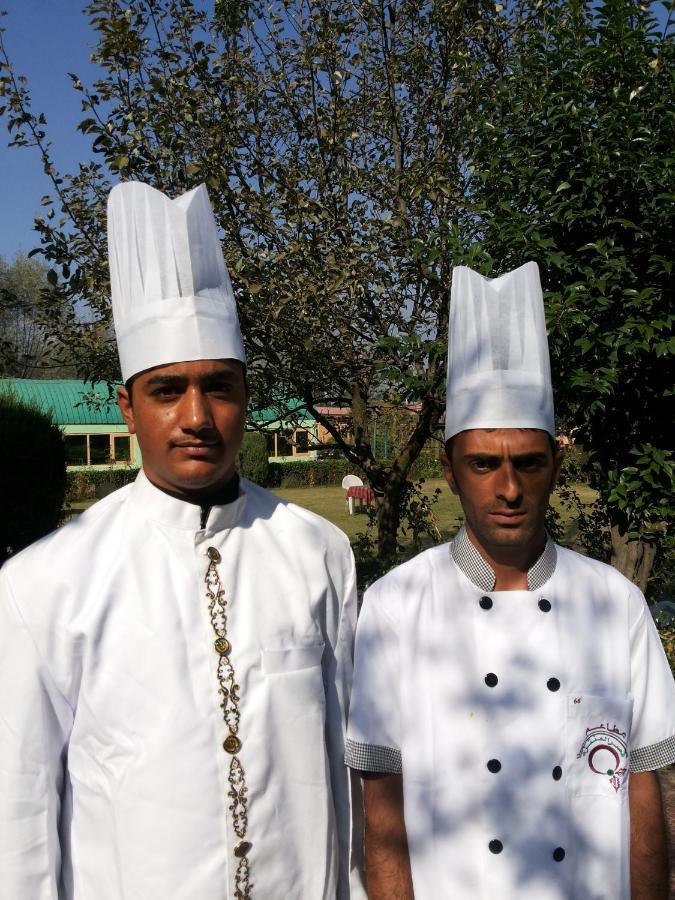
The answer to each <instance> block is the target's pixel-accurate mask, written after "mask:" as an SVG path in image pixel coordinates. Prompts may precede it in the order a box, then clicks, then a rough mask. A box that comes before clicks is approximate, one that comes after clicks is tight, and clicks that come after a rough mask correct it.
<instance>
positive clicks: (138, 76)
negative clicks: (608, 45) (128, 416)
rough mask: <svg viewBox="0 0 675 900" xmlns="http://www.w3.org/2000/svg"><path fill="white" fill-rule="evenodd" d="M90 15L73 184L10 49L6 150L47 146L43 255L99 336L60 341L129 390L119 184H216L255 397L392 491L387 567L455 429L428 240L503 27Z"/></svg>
mask: <svg viewBox="0 0 675 900" xmlns="http://www.w3.org/2000/svg"><path fill="white" fill-rule="evenodd" d="M86 11H87V13H88V15H89V17H90V21H91V24H92V27H93V29H94V30H95V32H96V35H97V44H96V47H95V49H94V53H93V57H92V58H93V61H94V62H95V63H96V64H97V65H98V67H99V68H100V69H101V70H102V72H103V75H102V77H101V78H100V79H99V80H98V81H97V82H96V83H95V84H93V85H91V86H87V85H85V84H84V83H83V82H82V81H81V80H80V79H79V78H78V77H77V76H76V75H74V74H73V75H72V80H73V86H74V88H75V89H76V90H77V91H79V92H80V94H81V96H82V104H83V109H84V113H85V117H84V118H83V120H82V122H81V123H80V129H81V131H82V132H83V133H84V134H86V135H88V136H89V137H90V138H91V141H92V150H93V152H94V154H95V155H96V157H97V160H98V161H95V162H88V163H84V164H82V165H81V166H80V168H79V171H78V172H76V173H74V174H71V175H61V174H59V173H58V172H57V171H56V170H55V168H54V166H53V163H52V160H51V157H50V152H49V147H48V144H47V140H46V133H45V132H46V130H45V120H44V117H43V116H41V115H40V114H35V113H33V112H32V110H31V101H30V93H29V91H28V88H27V85H26V83H25V82H24V81H22V80H21V79H20V78H18V77H17V76H16V75H15V74H14V72H13V71H12V68H11V66H10V64H9V60H8V59H7V58H6V56H5V55H4V51H2V47H1V46H0V65H2V62H3V58H4V66H3V68H2V72H1V73H0V78H1V82H2V90H3V93H4V96H5V103H4V109H3V111H4V113H5V116H6V120H7V124H8V127H9V129H10V132H11V134H12V137H13V143H14V144H16V145H19V146H37V147H38V148H39V150H40V151H41V153H42V157H43V163H44V165H45V168H46V171H47V172H48V173H49V174H51V175H52V179H53V185H54V196H53V197H46V198H45V199H44V204H45V210H46V213H45V215H44V216H42V217H41V218H39V219H38V220H37V229H38V231H39V233H40V238H41V252H42V253H43V254H44V255H45V256H46V258H47V259H48V260H49V261H50V263H51V264H52V266H53V276H52V277H53V278H54V281H55V283H56V281H57V274H58V276H59V277H58V285H57V286H58V291H59V292H60V293H61V295H63V296H64V297H65V298H66V299H68V300H69V301H70V304H71V306H72V308H75V306H76V304H77V303H82V302H83V301H86V303H87V304H88V306H89V309H90V310H91V313H92V315H93V316H94V317H96V318H97V319H98V320H99V321H100V323H101V328H100V329H99V331H98V332H91V331H90V330H82V329H81V328H79V325H78V322H77V321H76V320H75V319H71V320H70V321H69V322H67V323H65V324H63V323H62V324H61V325H60V331H61V333H62V334H64V335H66V339H67V340H68V342H69V343H70V344H71V345H72V346H73V348H74V352H75V353H76V354H77V362H78V366H79V368H80V370H81V372H82V374H83V376H85V377H93V376H95V377H96V378H103V379H107V380H110V381H114V380H115V379H116V376H117V374H118V373H117V361H116V358H115V352H114V346H113V344H112V343H111V342H110V341H109V334H107V333H106V330H105V329H106V323H107V322H108V321H109V315H110V310H109V306H108V297H107V269H106V246H105V199H106V196H107V193H108V190H109V187H110V182H109V179H108V177H107V175H106V173H107V172H108V171H110V172H112V173H113V178H114V179H115V180H117V179H118V178H133V179H143V180H146V181H149V182H150V183H152V184H153V185H155V186H156V187H158V188H160V189H162V190H165V191H167V192H169V193H171V194H176V193H179V192H180V191H183V190H186V189H188V188H191V187H193V186H194V185H195V184H197V183H199V182H201V181H205V182H206V183H207V185H208V188H209V191H210V194H211V198H212V201H213V205H214V208H215V212H216V216H217V218H218V221H219V223H220V226H221V228H222V232H223V239H224V251H225V256H226V259H227V263H228V267H229V269H230V273H231V275H232V280H233V283H234V286H235V290H236V292H237V294H238V300H239V309H240V315H241V319H242V326H243V331H244V335H245V339H246V342H247V353H248V360H249V372H250V377H251V382H252V388H253V393H254V395H255V396H256V399H257V400H258V401H259V402H260V403H261V404H262V405H268V404H269V402H271V401H272V399H273V398H274V397H275V396H278V395H279V390H280V388H283V389H284V390H285V391H286V392H287V395H288V396H293V397H299V398H301V399H302V401H303V402H304V404H305V405H306V408H307V410H309V412H310V413H311V414H312V415H313V416H314V418H315V419H317V421H319V422H320V423H321V424H323V425H324V426H325V427H326V429H327V430H328V431H329V432H330V433H331V435H332V436H333V438H334V440H335V443H336V444H337V445H338V446H339V447H340V449H341V451H342V453H343V455H344V456H345V457H346V458H347V459H348V460H349V462H350V464H351V465H352V466H353V467H357V468H358V469H359V470H360V471H361V472H363V473H364V475H365V476H366V478H367V479H368V480H369V481H370V482H371V483H372V484H373V485H374V486H378V487H380V488H381V490H382V491H383V492H384V493H385V514H384V515H383V516H382V517H381V519H380V522H379V526H380V533H381V535H380V536H381V542H380V543H381V548H380V549H381V550H382V552H388V551H390V550H391V549H392V547H393V544H394V543H395V535H396V530H397V527H398V514H399V500H400V497H401V495H402V493H403V492H404V490H405V487H404V486H405V481H406V477H407V474H408V472H409V470H410V466H411V465H412V463H413V462H414V460H415V458H416V457H417V455H418V454H419V452H420V451H421V449H422V447H423V446H424V444H425V442H426V441H427V439H428V437H429V436H430V435H431V434H432V433H434V431H435V430H436V429H437V427H438V425H439V420H440V418H441V415H442V412H443V400H442V391H443V382H444V356H445V349H446V341H447V311H448V299H449V286H450V271H451V267H452V264H453V260H452V259H451V258H450V257H448V256H447V255H445V254H442V253H441V252H440V250H439V249H438V248H433V247H431V248H429V247H427V246H426V244H425V238H426V236H427V235H428V234H430V233H432V232H439V231H443V230H444V229H446V228H447V223H448V222H449V221H452V220H454V219H455V218H456V216H457V215H458V211H459V210H460V209H461V207H462V206H463V204H464V194H465V188H466V179H467V169H466V166H465V165H464V162H463V158H464V147H465V146H466V144H467V142H468V141H469V133H470V131H471V128H472V124H471V123H472V110H473V106H474V105H475V102H476V101H475V96H474V94H473V93H472V92H471V91H469V90H467V86H468V84H473V83H474V82H475V80H476V79H477V78H478V77H479V76H485V79H486V83H488V84H489V83H490V80H491V77H492V72H493V70H494V66H495V64H496V61H497V60H498V59H499V57H500V54H501V52H502V47H503V36H502V35H501V34H500V33H499V32H498V28H497V27H496V25H495V22H496V21H497V19H498V17H497V13H496V12H495V5H494V4H493V3H492V2H488V0H469V2H467V3H461V4H432V3H423V4H420V3H413V2H411V0H398V2H388V3H383V2H382V3H380V2H378V3H372V2H370V0H356V2H354V3H351V4H345V3H341V2H337V0H319V2H309V0H299V2H297V3H295V4H290V3H286V2H283V3H277V4H267V3H262V2H256V0H250V2H247V3H241V4H234V3H231V2H226V0H219V2H216V3H215V7H214V12H213V15H209V14H207V13H206V12H205V11H204V9H203V7H202V4H198V3H196V2H190V0H180V2H179V0H157V2H153V3H146V2H144V0H143V2H142V0H92V2H90V3H89V5H88V6H87V9H86ZM0 37H1V35H0ZM404 401H416V402H417V403H418V412H417V413H416V415H415V419H414V427H413V428H412V429H411V431H410V434H409V435H408V436H407V438H406V440H405V442H404V444H403V446H402V447H400V448H399V451H398V453H397V456H396V459H395V460H394V461H393V476H389V477H387V476H386V475H385V473H384V472H383V467H382V466H381V465H380V464H379V463H378V462H377V461H376V460H375V459H374V457H373V453H372V451H371V440H370V425H371V421H372V419H373V417H374V416H376V415H377V412H378V410H379V409H380V408H381V407H382V406H383V405H387V406H388V408H391V407H392V406H396V405H397V404H401V403H403V402H404ZM336 405H337V406H349V407H350V408H351V410H352V415H353V428H352V430H351V435H350V436H349V437H348V436H346V435H345V434H344V433H342V432H341V431H340V429H339V428H338V427H337V426H336V425H335V423H333V422H332V421H331V420H330V419H329V418H328V417H326V416H324V415H323V414H321V413H319V412H318V408H320V407H323V406H336ZM283 418H285V419H286V418H288V417H287V416H284V417H283Z"/></svg>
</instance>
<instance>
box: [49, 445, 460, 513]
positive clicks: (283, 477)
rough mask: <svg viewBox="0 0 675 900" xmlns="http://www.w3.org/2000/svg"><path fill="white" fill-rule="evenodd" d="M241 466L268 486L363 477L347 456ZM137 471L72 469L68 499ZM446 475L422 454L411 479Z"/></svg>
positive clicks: (89, 495) (86, 496)
mask: <svg viewBox="0 0 675 900" xmlns="http://www.w3.org/2000/svg"><path fill="white" fill-rule="evenodd" d="M240 463H241V460H240ZM239 469H240V471H241V474H242V475H244V476H245V477H248V478H251V480H254V481H256V482H257V483H258V484H262V485H263V486H264V487H268V488H269V487H281V488H292V487H321V486H333V487H335V486H338V485H340V484H342V479H343V478H344V477H345V475H359V477H363V474H362V473H361V472H360V471H359V469H358V467H357V466H354V465H352V464H351V463H350V462H348V461H347V460H346V459H344V458H343V457H340V458H336V459H303V460H298V461H297V462H290V461H286V462H270V463H269V468H268V472H267V477H266V478H263V473H262V469H261V468H260V467H258V469H257V470H256V477H255V478H252V477H251V476H252V475H253V472H252V471H250V472H249V471H247V465H244V466H243V467H242V466H241V464H240V465H239ZM137 471H138V470H137V469H131V468H128V467H125V468H119V467H115V468H111V469H78V470H76V471H72V470H71V471H69V472H68V488H67V494H66V498H67V500H68V501H70V502H73V501H75V500H93V499H94V497H97V496H101V495H102V494H103V493H108V492H109V491H110V490H115V489H116V488H119V487H122V486H123V485H125V484H129V482H131V481H133V480H134V478H135V477H136V474H137ZM442 477H443V468H442V466H441V463H440V462H439V460H437V459H436V458H435V457H433V456H420V457H419V458H418V459H417V460H416V461H415V463H414V465H413V467H412V473H411V478H412V479H413V480H414V481H416V480H418V479H419V478H442ZM364 481H365V479H364Z"/></svg>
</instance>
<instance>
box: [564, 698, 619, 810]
mask: <svg viewBox="0 0 675 900" xmlns="http://www.w3.org/2000/svg"><path fill="white" fill-rule="evenodd" d="M632 718H633V698H632V696H631V695H630V694H629V695H624V696H622V697H619V696H612V695H607V696H601V695H596V694H570V695H568V697H567V722H566V770H567V787H568V789H569V791H570V794H571V795H572V796H573V797H578V796H583V795H594V796H605V797H617V798H619V797H623V796H624V795H625V793H626V790H627V787H628V767H629V761H630V754H629V744H630V729H631V723H632Z"/></svg>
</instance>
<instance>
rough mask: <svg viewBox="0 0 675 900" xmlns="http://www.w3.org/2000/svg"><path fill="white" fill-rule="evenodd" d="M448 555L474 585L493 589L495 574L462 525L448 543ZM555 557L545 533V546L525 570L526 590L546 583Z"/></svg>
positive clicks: (555, 554) (554, 551)
mask: <svg viewBox="0 0 675 900" xmlns="http://www.w3.org/2000/svg"><path fill="white" fill-rule="evenodd" d="M450 555H451V556H452V558H453V560H454V562H455V565H456V566H457V567H458V568H459V569H461V570H462V572H463V573H464V574H465V575H466V577H467V578H468V579H469V581H472V582H473V583H474V584H475V585H476V587H479V588H480V589H481V590H482V591H491V590H493V589H494V586H495V581H496V576H495V573H494V571H493V569H492V566H490V565H489V564H488V563H487V562H486V561H485V560H484V559H483V557H482V556H481V555H480V553H479V552H478V550H477V549H476V548H475V547H474V545H473V544H472V543H471V540H470V539H469V535H468V534H467V533H466V528H465V527H464V526H463V525H462V527H461V528H460V529H459V531H458V532H457V534H456V536H455V539H454V540H453V541H452V543H451V544H450ZM557 559H558V554H557V553H556V549H555V544H554V542H553V541H552V540H551V538H550V537H549V535H546V546H545V547H544V551H543V553H542V554H541V556H540V557H539V558H538V559H537V560H536V562H534V563H533V565H532V566H530V568H529V569H528V572H527V588H528V590H530V591H537V590H539V588H540V587H542V586H543V585H544V584H546V582H547V581H548V580H549V578H550V577H551V575H553V573H554V572H555V567H556V562H557Z"/></svg>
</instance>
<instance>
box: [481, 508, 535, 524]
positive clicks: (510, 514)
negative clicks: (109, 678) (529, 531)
mask: <svg viewBox="0 0 675 900" xmlns="http://www.w3.org/2000/svg"><path fill="white" fill-rule="evenodd" d="M490 515H491V516H492V518H493V519H497V520H498V521H503V522H504V523H505V524H507V523H508V524H510V525H516V524H517V523H518V522H522V520H523V519H524V518H525V516H526V515H527V513H525V512H524V511H523V510H518V511H515V510H510V509H507V510H495V511H494V512H491V513H490Z"/></svg>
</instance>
